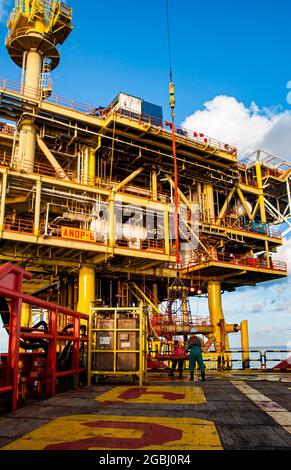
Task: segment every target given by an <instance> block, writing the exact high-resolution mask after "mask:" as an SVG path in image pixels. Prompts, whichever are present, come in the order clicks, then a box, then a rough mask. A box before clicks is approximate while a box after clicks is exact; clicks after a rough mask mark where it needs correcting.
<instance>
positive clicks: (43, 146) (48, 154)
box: [36, 134, 70, 181]
mask: <svg viewBox="0 0 291 470" xmlns="http://www.w3.org/2000/svg"><path fill="white" fill-rule="evenodd" d="M36 140H37V144H38V146H39V148H40V149H41V151H42V152H43V154H44V155H45V156H46V158H47V159H48V161H49V162H50V164H51V165H52V167H53V169H54V170H55V172H56V174H57V175H58V177H59V178H61V179H64V180H66V181H69V180H70V178H69V177H68V176H67V174H66V172H65V171H64V170H63V168H62V167H61V165H60V164H59V163H58V161H57V160H56V159H55V157H54V156H53V154H52V152H51V151H50V149H49V148H48V147H47V145H46V144H45V142H44V141H43V140H42V139H41V137H40V135H39V134H37V135H36Z"/></svg>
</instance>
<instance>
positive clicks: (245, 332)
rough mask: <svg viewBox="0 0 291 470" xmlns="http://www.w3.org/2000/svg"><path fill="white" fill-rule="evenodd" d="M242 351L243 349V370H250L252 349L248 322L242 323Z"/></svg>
mask: <svg viewBox="0 0 291 470" xmlns="http://www.w3.org/2000/svg"><path fill="white" fill-rule="evenodd" d="M240 328H241V349H242V351H243V352H242V365H243V369H249V368H250V347H249V328H248V321H247V320H244V321H243V322H241V325H240Z"/></svg>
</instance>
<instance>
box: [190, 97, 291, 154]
mask: <svg viewBox="0 0 291 470" xmlns="http://www.w3.org/2000/svg"><path fill="white" fill-rule="evenodd" d="M182 126H183V127H185V128H186V129H190V130H193V131H197V132H203V133H204V134H206V135H208V136H210V137H214V138H216V139H219V140H221V141H223V142H226V143H229V144H231V145H234V146H236V147H237V148H238V150H239V154H240V156H245V155H248V154H250V153H252V152H253V151H254V150H257V149H262V150H266V151H267V152H270V153H274V154H275V155H278V156H280V157H282V158H284V159H288V160H291V151H290V150H289V149H290V148H291V132H290V128H291V112H290V111H282V110H281V108H280V107H273V108H263V109H259V108H258V106H257V105H256V103H254V102H253V103H251V105H250V106H249V107H247V106H246V105H245V104H244V103H241V102H239V101H238V100H237V99H236V98H234V97H231V96H225V95H220V96H216V97H215V98H214V99H213V100H210V101H207V102H206V103H204V109H202V110H197V111H195V112H194V113H193V114H192V115H191V116H188V117H187V118H186V119H185V121H184V122H183V123H182Z"/></svg>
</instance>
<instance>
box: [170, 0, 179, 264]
mask: <svg viewBox="0 0 291 470" xmlns="http://www.w3.org/2000/svg"><path fill="white" fill-rule="evenodd" d="M166 19H167V33H168V52H169V66H170V84H169V95H170V108H171V117H172V123H171V127H172V150H173V157H174V191H175V196H174V230H175V240H176V263H177V265H179V264H180V261H181V257H180V242H179V187H178V180H179V174H178V162H177V149H176V129H175V106H176V102H175V85H174V82H173V69H172V51H171V34H170V15H169V0H166Z"/></svg>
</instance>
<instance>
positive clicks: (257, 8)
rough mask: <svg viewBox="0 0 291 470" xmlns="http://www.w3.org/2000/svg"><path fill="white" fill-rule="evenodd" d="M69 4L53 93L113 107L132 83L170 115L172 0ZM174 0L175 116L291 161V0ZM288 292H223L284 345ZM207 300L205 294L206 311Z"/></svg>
mask: <svg viewBox="0 0 291 470" xmlns="http://www.w3.org/2000/svg"><path fill="white" fill-rule="evenodd" d="M12 3H13V2H11V1H8V0H7V1H6V0H0V17H1V20H0V21H1V23H0V44H2V46H1V47H0V76H1V77H5V78H9V79H11V80H17V81H18V80H20V69H18V68H17V67H16V66H15V65H14V64H13V63H12V62H11V60H10V59H9V57H8V54H7V52H6V50H5V47H4V45H3V43H4V38H5V35H6V33H7V30H6V26H5V19H6V18H5V16H6V12H7V8H9V7H10V6H11V5H12ZM68 3H69V4H70V5H71V6H72V7H73V10H74V21H75V29H74V31H73V33H72V35H71V36H70V37H69V39H68V41H67V43H65V45H64V46H63V47H62V48H61V64H60V66H59V68H58V69H57V70H56V71H55V72H53V75H52V78H53V81H54V92H56V93H58V94H60V95H63V96H66V97H70V98H74V99H77V100H78V101H81V102H84V103H92V104H96V105H107V104H108V103H109V102H110V101H111V100H112V98H114V96H115V95H116V94H117V93H118V92H119V91H125V92H128V93H130V94H133V95H135V96H139V97H141V98H144V99H146V100H148V101H151V102H153V103H156V104H160V105H162V106H163V107H164V113H165V116H168V115H169V113H168V80H169V79H168V76H169V74H168V72H169V65H168V51H167V33H166V16H165V0H148V1H147V2H137V1H134V0H124V1H123V2H120V1H117V0H112V1H111V2H103V1H99V0H97V1H88V0H87V1H82V2H81V1H77V0H72V1H71V2H68ZM169 5H170V21H171V37H172V60H173V71H174V80H175V83H176V102H177V110H176V114H177V122H178V123H182V122H184V125H185V126H186V127H190V128H197V127H199V129H198V130H201V131H204V132H205V133H208V134H209V135H211V136H213V137H216V138H220V139H222V140H225V141H228V142H230V143H233V144H235V145H237V146H238V148H239V150H240V153H241V155H244V154H245V153H248V152H251V151H252V150H256V149H257V148H258V147H263V148H265V149H266V150H268V151H270V152H273V153H276V154H278V155H280V156H281V157H283V158H285V159H288V160H291V150H290V149H291V132H290V126H291V105H289V104H288V103H287V100H286V96H287V82H288V81H289V80H291V52H290V51H291V49H290V44H291V34H290V31H291V28H290V23H291V2H290V0H278V1H277V2H274V0H256V1H255V2H254V1H251V0H237V1H236V2H234V1H233V0H221V1H217V0H208V1H207V2H198V1H194V0H192V1H191V0H184V1H183V2H178V1H176V0H169ZM290 250H291V247H290V248H288V249H287V248H286V249H285V250H284V252H282V256H283V255H284V257H286V256H289V255H290ZM289 291H290V281H289V279H288V280H284V281H281V282H279V283H276V284H266V285H264V286H260V287H258V288H250V289H242V290H239V291H238V292H237V293H235V294H226V295H225V296H224V306H225V313H226V317H227V320H228V321H230V322H239V321H240V320H242V319H244V318H248V319H249V321H250V330H251V344H252V345H270V344H282V345H283V344H284V345H286V344H287V343H288V342H289V341H290V340H291V311H290V307H289V305H288V304H289V297H290V296H289ZM204 304H205V302H204V301H203V300H201V302H200V304H199V308H200V310H201V312H203V311H206V309H205V305H204ZM232 343H233V344H237V343H238V338H237V339H234V340H233V341H232Z"/></svg>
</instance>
